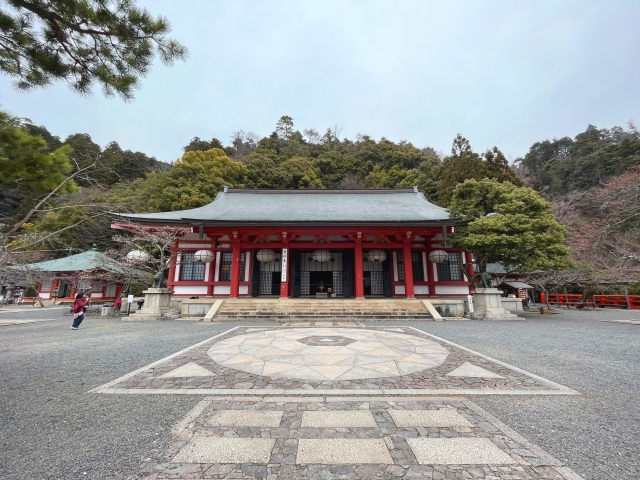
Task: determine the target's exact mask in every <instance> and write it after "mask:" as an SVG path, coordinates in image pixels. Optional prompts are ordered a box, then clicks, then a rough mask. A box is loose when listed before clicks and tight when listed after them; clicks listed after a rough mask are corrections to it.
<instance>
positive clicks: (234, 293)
mask: <svg viewBox="0 0 640 480" xmlns="http://www.w3.org/2000/svg"><path fill="white" fill-rule="evenodd" d="M239 289H240V241H239V240H238V241H235V242H233V253H232V255H231V291H230V292H229V297H230V298H238V290H239Z"/></svg>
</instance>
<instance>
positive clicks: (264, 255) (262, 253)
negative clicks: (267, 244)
mask: <svg viewBox="0 0 640 480" xmlns="http://www.w3.org/2000/svg"><path fill="white" fill-rule="evenodd" d="M256 258H257V259H258V261H259V262H260V263H269V262H273V261H274V260H275V258H276V252H274V251H273V250H270V249H268V248H263V249H262V250H258V253H256Z"/></svg>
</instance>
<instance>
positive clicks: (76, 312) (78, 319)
mask: <svg viewBox="0 0 640 480" xmlns="http://www.w3.org/2000/svg"><path fill="white" fill-rule="evenodd" d="M87 303H89V299H88V298H87V297H86V296H85V294H84V293H79V294H77V295H76V299H75V301H74V302H73V307H72V308H71V312H73V325H71V330H77V329H78V327H79V326H80V324H81V323H82V321H83V320H84V309H85V307H86V306H87Z"/></svg>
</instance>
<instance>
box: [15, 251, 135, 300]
mask: <svg viewBox="0 0 640 480" xmlns="http://www.w3.org/2000/svg"><path fill="white" fill-rule="evenodd" d="M14 268H15V269H16V270H20V271H23V272H25V273H26V274H28V275H30V276H32V275H33V276H37V277H39V278H40V284H39V285H38V295H39V296H40V298H42V299H43V300H47V299H58V300H59V301H64V302H71V301H73V298H74V297H75V295H76V294H78V293H80V292H82V293H86V294H88V295H90V297H91V300H92V301H113V300H116V299H117V298H119V297H120V296H121V295H122V293H123V289H124V288H125V285H126V283H127V278H128V277H131V276H132V275H138V274H140V273H143V272H141V271H140V270H134V269H130V268H126V267H122V266H120V265H119V264H118V262H117V261H116V260H115V259H113V258H111V257H108V256H107V255H105V254H103V253H100V252H98V251H97V250H96V249H92V250H88V251H86V252H83V253H78V254H77V255H71V256H69V257H66V258H59V259H56V260H48V261H45V262H39V263H31V264H28V265H22V266H20V267H14ZM27 272H28V273H27Z"/></svg>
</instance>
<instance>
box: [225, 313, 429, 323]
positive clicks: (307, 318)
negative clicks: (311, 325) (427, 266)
mask: <svg viewBox="0 0 640 480" xmlns="http://www.w3.org/2000/svg"><path fill="white" fill-rule="evenodd" d="M212 320H213V321H214V322H224V321H230V322H231V321H234V322H237V321H238V320H243V321H261V322H266V321H277V322H280V323H289V322H313V321H317V322H354V323H356V322H363V321H386V320H389V321H393V320H397V321H407V320H416V321H433V317H432V316H430V315H421V316H418V315H408V316H395V315H369V316H367V317H366V318H359V317H353V316H347V315H345V316H335V315H327V316H318V315H270V316H251V317H244V318H242V319H240V318H238V317H237V316H227V315H216V316H215V317H213V319H212Z"/></svg>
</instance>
